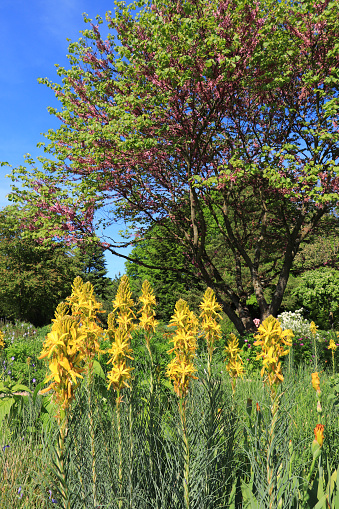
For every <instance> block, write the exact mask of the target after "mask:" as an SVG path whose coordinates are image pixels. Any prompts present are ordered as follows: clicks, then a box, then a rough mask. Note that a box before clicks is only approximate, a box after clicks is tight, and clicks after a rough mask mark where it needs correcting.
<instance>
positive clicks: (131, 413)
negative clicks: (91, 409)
mask: <svg viewBox="0 0 339 509" xmlns="http://www.w3.org/2000/svg"><path fill="white" fill-rule="evenodd" d="M132 432H133V412H132V403H131V401H130V402H129V469H128V475H129V508H130V509H131V508H132V500H133V498H132V491H133V487H132V478H133V435H132Z"/></svg>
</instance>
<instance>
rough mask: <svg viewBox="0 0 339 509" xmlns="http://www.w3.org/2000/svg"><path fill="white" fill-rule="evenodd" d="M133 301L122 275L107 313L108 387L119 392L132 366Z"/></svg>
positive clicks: (127, 283)
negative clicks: (130, 361)
mask: <svg viewBox="0 0 339 509" xmlns="http://www.w3.org/2000/svg"><path fill="white" fill-rule="evenodd" d="M133 305H134V301H133V299H132V292H131V291H130V286H129V280H128V277H127V276H126V275H124V276H122V278H121V281H120V284H119V288H118V291H117V294H116V297H115V299H114V300H113V306H114V308H113V311H112V313H110V314H109V315H108V331H107V334H108V337H109V338H110V339H111V341H112V345H111V348H110V349H109V350H108V353H109V354H110V359H109V361H108V364H110V363H111V364H112V369H111V371H110V372H109V373H108V389H109V388H110V387H111V386H113V389H114V390H116V391H118V393H119V392H120V390H121V389H122V388H123V387H129V384H128V380H129V379H130V378H131V371H132V370H133V368H132V367H131V366H129V363H128V362H129V361H128V359H130V360H133V357H132V356H131V354H132V353H133V352H132V349H131V346H130V341H131V337H132V334H131V333H132V331H133V330H134V328H135V325H134V323H133V320H134V319H135V314H134V313H133V311H132V307H133ZM118 397H119V396H118Z"/></svg>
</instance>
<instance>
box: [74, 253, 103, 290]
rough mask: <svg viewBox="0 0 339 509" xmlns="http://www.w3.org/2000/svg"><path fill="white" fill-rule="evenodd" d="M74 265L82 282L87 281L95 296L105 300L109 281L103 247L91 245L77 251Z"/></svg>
mask: <svg viewBox="0 0 339 509" xmlns="http://www.w3.org/2000/svg"><path fill="white" fill-rule="evenodd" d="M75 263H77V264H78V266H79V275H80V276H81V277H82V279H83V281H85V282H86V281H89V282H90V283H91V284H92V285H93V288H94V291H95V294H96V295H97V296H98V297H100V298H101V299H104V300H105V299H106V297H107V294H108V293H109V289H108V287H109V285H110V282H111V280H110V278H108V277H107V268H106V259H105V255H104V249H103V247H101V246H100V245H97V244H93V245H89V246H86V248H82V249H77V251H76V254H75Z"/></svg>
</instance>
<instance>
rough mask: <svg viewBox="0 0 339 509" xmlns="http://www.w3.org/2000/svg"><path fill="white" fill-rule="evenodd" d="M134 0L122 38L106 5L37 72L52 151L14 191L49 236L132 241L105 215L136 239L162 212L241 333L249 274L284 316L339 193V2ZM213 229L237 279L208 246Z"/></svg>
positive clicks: (108, 244) (35, 228)
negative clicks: (52, 70) (50, 75)
mask: <svg viewBox="0 0 339 509" xmlns="http://www.w3.org/2000/svg"><path fill="white" fill-rule="evenodd" d="M137 5H138V6H141V7H143V9H142V11H141V13H139V14H138V15H137V16H134V17H133V16H132V13H131V11H130V9H128V8H126V7H125V5H124V3H122V2H121V3H118V4H117V7H116V11H115V16H114V17H113V16H112V15H111V14H110V13H107V15H106V19H107V22H108V27H109V28H110V29H114V30H116V31H117V33H118V41H117V42H115V39H114V36H113V35H112V34H111V35H109V36H108V39H107V40H106V41H104V40H103V39H102V37H101V35H100V31H99V27H100V23H101V22H102V20H100V19H98V23H97V24H96V25H94V24H91V29H89V30H84V31H83V37H82V38H81V39H80V40H79V42H76V43H71V44H70V46H69V53H70V54H69V61H70V64H71V68H70V69H64V68H60V67H59V69H58V72H59V75H60V76H61V77H62V84H55V83H51V82H49V81H48V80H47V79H42V80H41V81H42V82H43V83H46V84H47V85H48V86H49V87H51V89H52V90H54V91H55V93H56V96H57V98H58V99H59V100H60V102H61V105H62V110H61V111H56V110H54V109H52V108H51V109H50V112H51V113H52V114H54V115H56V116H57V118H59V119H60V121H61V127H60V128H59V129H57V130H55V131H53V130H50V131H49V132H48V133H47V135H46V136H47V138H48V139H49V144H48V145H47V146H45V151H46V152H47V153H49V154H51V155H53V156H54V159H53V160H51V159H48V158H41V161H42V162H43V170H41V171H40V170H38V169H37V168H35V167H34V161H30V159H28V162H30V163H32V168H31V170H28V169H27V168H25V167H19V168H16V169H15V170H13V171H12V178H13V180H19V181H20V182H21V183H22V184H24V187H23V188H21V187H19V186H17V185H15V186H14V187H13V193H12V199H13V200H15V201H16V202H17V203H18V204H19V205H20V207H21V210H22V212H21V213H22V215H24V216H25V217H30V218H31V222H30V224H29V226H28V230H27V231H28V234H29V235H31V236H33V237H35V238H37V239H39V240H40V241H41V242H46V240H48V239H50V240H53V241H54V240H55V239H56V238H57V237H59V238H63V239H65V240H66V241H67V242H77V243H82V242H84V241H85V239H89V238H90V239H92V240H94V241H100V242H101V245H102V246H103V247H105V248H106V249H109V250H110V251H111V252H112V253H115V254H118V255H120V254H119V253H117V251H116V248H117V247H120V246H121V244H119V243H117V242H114V241H113V240H112V239H108V238H105V236H104V235H100V238H98V227H103V228H104V227H105V226H106V227H107V226H109V225H110V224H112V223H114V222H115V221H116V220H117V219H124V220H125V221H126V222H127V223H130V224H132V226H134V227H135V229H136V230H137V235H136V236H135V237H133V236H132V237H131V238H130V239H126V244H133V245H137V244H138V242H142V239H143V236H144V235H145V232H147V231H148V230H149V228H151V227H153V226H154V225H160V226H161V231H162V232H165V233H162V235H165V236H166V238H167V239H170V240H171V241H172V242H174V243H178V244H181V245H182V246H183V248H184V252H185V255H186V257H187V259H188V260H189V262H190V268H188V269H187V270H186V272H187V274H189V273H191V274H192V275H195V276H196V275H198V276H199V277H201V279H202V280H203V281H204V282H205V284H207V285H208V286H210V287H212V288H213V289H214V290H215V292H216V294H217V297H218V300H219V302H220V303H221V304H222V305H223V309H224V311H225V313H226V314H227V315H228V316H229V318H230V319H231V320H232V321H233V322H234V324H235V326H236V327H237V329H238V330H239V332H243V331H244V330H246V329H251V328H252V327H253V323H252V319H251V316H250V312H249V309H248V307H247V306H246V300H247V298H248V294H249V291H248V289H247V280H248V279H249V281H250V287H251V288H250V293H254V294H255V297H256V300H257V302H258V306H259V309H260V314H261V318H265V317H266V316H268V315H269V314H273V315H276V314H277V312H278V309H279V306H280V304H281V302H282V298H283V294H284V291H285V288H286V285H287V281H288V277H289V274H290V271H291V268H292V265H293V261H294V258H295V256H296V254H297V253H298V250H299V248H300V246H301V245H302V243H303V241H304V240H305V238H306V237H307V235H308V234H309V233H310V232H312V229H314V228H315V227H316V225H318V224H319V223H320V222H321V220H322V218H323V217H324V216H325V215H326V214H329V213H333V211H334V210H335V207H336V206H337V202H338V183H339V181H338V175H337V170H338V166H337V161H338V136H339V134H338V108H339V100H338V83H339V68H338V63H339V44H338V39H339V4H338V2H334V1H329V0H324V1H322V2H318V3H315V2H314V1H310V0H303V1H300V2H294V3H291V2H285V1H277V0H259V1H258V2H256V3H254V2H252V1H250V0H212V1H211V0H180V1H178V2H164V1H162V0H159V1H158V0H157V1H156V2H154V3H153V4H152V3H149V2H142V1H141V2H138V3H137ZM85 21H86V22H89V23H91V20H89V19H87V18H85ZM99 211H104V212H105V214H104V215H102V216H101V217H99ZM168 221H170V223H171V227H168ZM216 235H218V237H219V240H220V246H225V249H226V251H227V256H229V257H230V258H231V260H232V266H233V267H234V273H235V282H234V283H232V282H229V281H228V280H227V277H225V274H224V273H223V271H222V270H221V268H220V267H219V266H218V264H217V263H216V253H214V252H213V251H210V250H209V246H210V245H211V239H212V238H213V236H216ZM159 241H161V237H159ZM268 255H269V258H268ZM120 256H121V255H120ZM139 262H140V261H139ZM151 268H152V267H151ZM153 268H155V267H153ZM167 269H168V270H172V271H174V272H175V271H180V270H181V268H178V267H175V266H171V265H170V263H169V265H168V267H167ZM245 283H246V284H245ZM267 286H270V287H271V288H273V289H272V292H271V295H272V297H271V300H270V302H269V301H268V300H267V297H266V293H265V289H266V288H267Z"/></svg>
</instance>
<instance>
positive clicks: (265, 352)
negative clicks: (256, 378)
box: [253, 316, 294, 387]
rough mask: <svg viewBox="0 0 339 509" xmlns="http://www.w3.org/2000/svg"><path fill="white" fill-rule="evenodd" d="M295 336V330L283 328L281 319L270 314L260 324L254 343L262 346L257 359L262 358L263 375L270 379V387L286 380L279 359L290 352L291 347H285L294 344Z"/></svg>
mask: <svg viewBox="0 0 339 509" xmlns="http://www.w3.org/2000/svg"><path fill="white" fill-rule="evenodd" d="M293 336H294V334H293V332H292V331H291V330H290V329H287V330H283V329H282V327H281V323H280V322H279V320H277V318H274V317H273V316H269V317H268V318H266V319H265V320H264V321H263V322H262V324H261V325H259V328H258V332H257V334H256V335H255V339H256V341H255V342H254V343H253V344H254V345H255V346H261V352H260V353H258V355H257V359H260V358H261V359H262V364H263V367H262V370H261V376H264V374H265V373H266V378H265V381H268V383H269V385H270V387H272V386H273V385H275V384H280V383H281V382H282V381H283V380H284V377H283V375H282V371H281V362H280V360H279V359H280V357H282V356H284V355H287V354H288V353H289V349H288V348H287V349H285V348H284V347H285V346H288V347H291V346H292V338H293Z"/></svg>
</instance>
